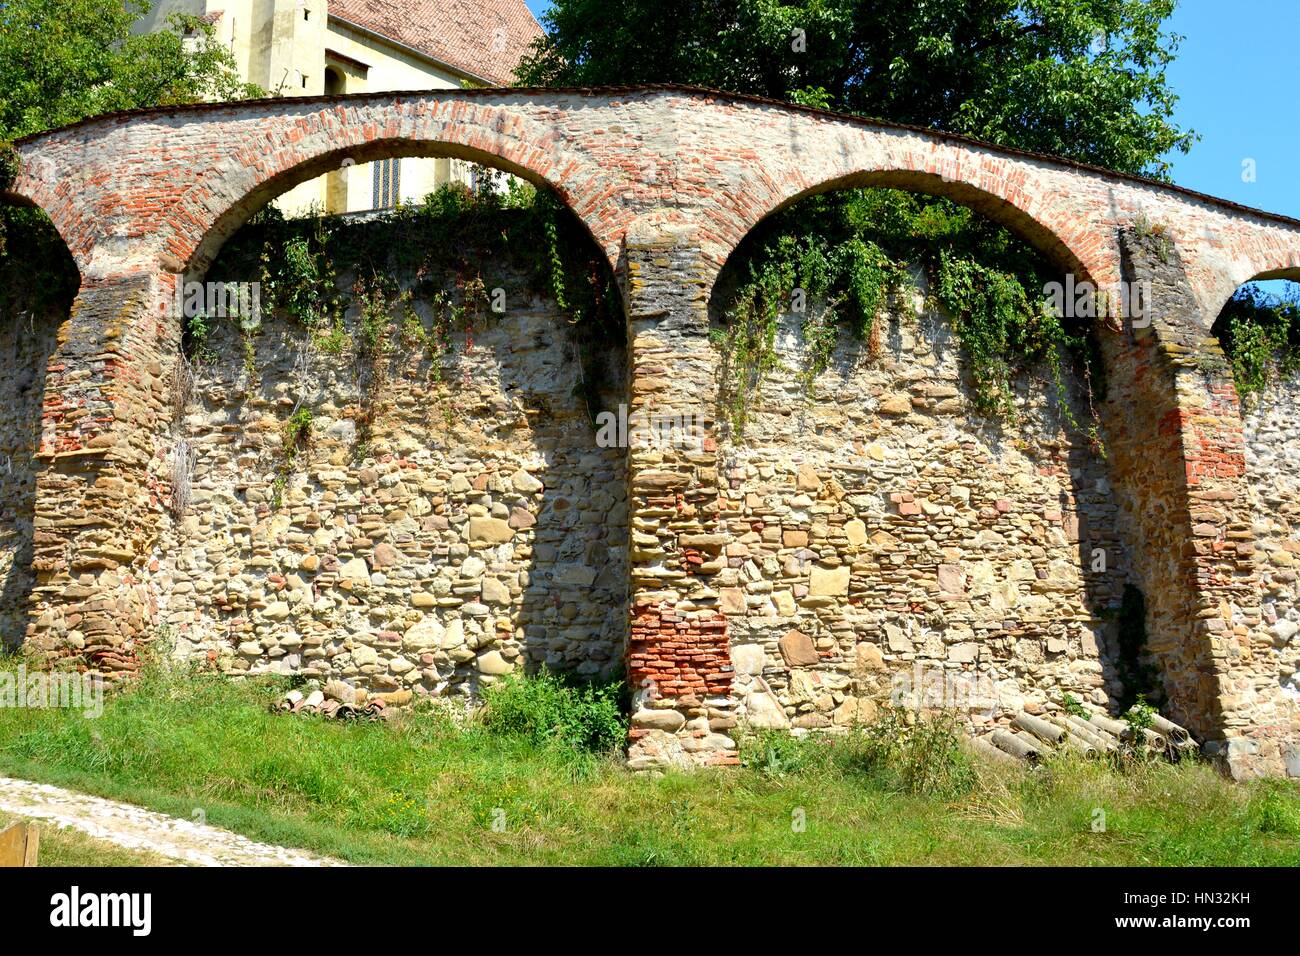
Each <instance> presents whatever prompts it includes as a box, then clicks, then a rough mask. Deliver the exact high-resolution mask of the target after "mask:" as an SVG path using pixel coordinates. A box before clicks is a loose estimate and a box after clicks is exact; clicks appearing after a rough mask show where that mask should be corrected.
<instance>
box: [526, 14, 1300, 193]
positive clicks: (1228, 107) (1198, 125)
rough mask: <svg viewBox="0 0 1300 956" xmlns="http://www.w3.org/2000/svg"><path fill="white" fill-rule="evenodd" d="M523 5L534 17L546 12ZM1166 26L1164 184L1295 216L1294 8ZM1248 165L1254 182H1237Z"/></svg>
mask: <svg viewBox="0 0 1300 956" xmlns="http://www.w3.org/2000/svg"><path fill="white" fill-rule="evenodd" d="M527 2H528V7H529V9H531V10H532V11H533V13H534V14H537V15H540V14H541V13H542V12H543V11H544V10H545V9H546V8H547V7H549V6H550V0H527ZM1169 27H1170V29H1172V30H1173V31H1174V32H1175V33H1180V34H1182V35H1183V36H1184V37H1185V39H1184V40H1183V42H1182V45H1181V46H1180V48H1179V52H1178V59H1177V60H1175V61H1174V63H1173V65H1172V66H1171V67H1170V69H1169V81H1170V85H1171V86H1172V88H1173V89H1174V91H1175V92H1176V93H1178V95H1179V102H1178V112H1177V122H1178V124H1179V125H1180V126H1181V127H1183V128H1184V129H1187V128H1191V129H1194V130H1196V131H1197V132H1198V133H1200V134H1201V139H1200V141H1199V142H1197V143H1196V144H1195V145H1193V146H1192V151H1191V152H1190V153H1189V154H1188V155H1186V156H1181V155H1175V156H1173V157H1170V158H1171V160H1172V161H1173V176H1174V180H1175V181H1176V182H1177V183H1178V184H1179V185H1182V186H1186V187H1187V188H1189V189H1195V190H1199V191H1200V192H1205V193H1210V194H1211V195H1214V196H1220V197H1222V198H1224V199H1231V200H1233V201H1234V202H1239V203H1243V204H1245V205H1247V206H1255V207H1257V208H1261V209H1267V210H1269V211H1270V212H1278V213H1283V214H1285V215H1289V216H1295V217H1297V218H1300V175H1297V174H1296V166H1297V164H1300V125H1298V124H1297V122H1296V109H1297V104H1300V69H1297V68H1296V65H1295V60H1294V59H1293V58H1292V54H1291V52H1290V50H1289V48H1288V46H1287V45H1286V44H1287V43H1288V42H1289V38H1291V37H1295V36H1297V35H1300V0H1182V2H1181V4H1180V6H1179V9H1178V11H1177V12H1176V13H1175V14H1174V17H1173V19H1172V20H1171V21H1170V22H1169ZM1270 37H1272V38H1276V39H1277V40H1278V41H1280V42H1274V41H1273V40H1270V39H1269V38H1270ZM1248 159H1250V160H1254V169H1255V181H1254V182H1245V181H1243V179H1242V162H1243V160H1248Z"/></svg>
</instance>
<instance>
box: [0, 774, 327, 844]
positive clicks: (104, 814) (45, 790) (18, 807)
mask: <svg viewBox="0 0 1300 956" xmlns="http://www.w3.org/2000/svg"><path fill="white" fill-rule="evenodd" d="M0 812H4V813H9V814H12V815H13V816H17V817H24V818H26V819H28V820H36V821H39V822H47V823H50V824H52V825H54V826H56V827H59V828H64V827H71V828H73V829H75V830H80V831H81V832H82V833H85V834H87V835H89V836H92V837H95V838H97V839H100V840H107V841H108V842H109V843H114V844H116V845H117V846H120V847H123V848H125V849H128V850H147V851H149V852H151V853H156V854H158V855H159V856H163V857H166V858H167V859H169V860H175V861H176V862H178V863H183V864H186V865H188V866H346V865H347V864H345V863H342V862H341V861H339V860H332V859H329V858H328V857H322V856H316V855H314V854H311V853H307V852H304V851H302V850H290V849H288V848H286V847H282V846H271V845H270V844H268V843H258V842H256V841H254V840H250V839H248V838H247V837H242V836H240V835H239V834H237V833H231V832H230V831H229V830H222V829H220V828H218V827H213V826H208V825H207V824H205V823H195V822H192V821H190V820H181V819H178V818H177V817H169V816H167V815H166V814H162V813H157V812H155V811H153V810H146V809H144V808H143V807H137V806H133V805H132V804H129V803H116V802H114V801H112V800H104V799H103V798H101V797H92V796H89V795H87V794H84V793H76V792H74V791H72V790H64V789H62V788H61V787H52V786H49V785H48V784H44V783H31V782H30V781H27V780H15V779H14V778H12V777H5V776H0Z"/></svg>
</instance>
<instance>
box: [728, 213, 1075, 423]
mask: <svg viewBox="0 0 1300 956" xmlns="http://www.w3.org/2000/svg"><path fill="white" fill-rule="evenodd" d="M914 268H915V269H920V270H923V271H924V273H925V275H926V278H927V279H928V284H929V287H930V295H931V298H932V300H933V301H934V302H935V303H937V304H939V305H940V306H942V308H943V309H944V310H945V311H946V312H947V313H948V315H949V316H951V319H952V322H953V328H954V331H955V332H956V333H957V336H958V338H959V339H960V341H961V344H962V347H963V351H964V355H965V358H966V362H967V367H968V370H969V373H970V376H971V379H972V383H973V386H974V400H975V405H976V407H977V408H978V409H979V410H980V411H982V412H984V413H986V414H989V415H992V416H999V417H1014V414H1015V406H1014V402H1013V400H1012V395H1013V389H1012V384H1013V382H1014V380H1015V377H1016V376H1017V375H1020V374H1023V373H1026V372H1030V371H1039V372H1043V373H1045V375H1046V378H1047V379H1048V380H1049V381H1050V382H1051V383H1052V384H1053V385H1054V387H1055V389H1056V391H1057V394H1058V396H1059V397H1060V398H1061V403H1060V404H1061V409H1062V413H1063V417H1064V419H1065V421H1066V422H1067V424H1069V425H1071V426H1077V424H1078V423H1077V422H1075V421H1074V419H1073V416H1072V414H1071V412H1070V406H1069V404H1068V402H1067V401H1066V400H1065V399H1066V387H1065V381H1064V379H1063V377H1062V374H1061V367H1062V365H1063V363H1065V362H1066V361H1067V359H1073V360H1077V361H1079V362H1081V363H1082V364H1083V365H1085V366H1087V365H1088V364H1089V358H1090V353H1089V350H1088V349H1087V348H1086V344H1087V343H1086V333H1085V332H1084V331H1083V330H1071V329H1067V327H1066V325H1065V323H1064V322H1063V321H1062V320H1061V319H1060V318H1059V317H1057V316H1056V315H1055V314H1053V313H1052V312H1050V311H1049V310H1048V309H1047V308H1046V306H1045V303H1044V301H1043V294H1042V289H1043V284H1044V282H1045V281H1046V280H1047V279H1049V278H1054V277H1055V276H1054V273H1053V271H1052V270H1051V269H1050V267H1049V266H1047V264H1046V263H1045V262H1044V261H1043V260H1042V258H1041V256H1040V255H1039V254H1038V253H1037V252H1036V251H1035V250H1033V249H1032V248H1030V247H1029V246H1027V245H1026V244H1025V243H1023V242H1022V241H1020V240H1019V239H1017V238H1016V237H1014V236H1013V235H1012V234H1011V233H1009V232H1008V231H1007V230H1005V229H1003V228H1001V227H999V226H997V225H996V224H994V223H992V222H989V221H987V220H985V219H983V218H982V217H980V216H979V215H978V214H976V213H974V212H972V211H971V210H969V209H966V208H965V207H962V206H959V205H957V204H955V203H952V202H950V201H947V200H941V199H940V200H935V199H932V198H929V197H918V196H915V195H913V194H909V193H904V192H900V191H897V190H889V189H867V190H856V191H852V192H845V193H836V194H831V195H827V196H818V197H814V198H811V199H807V200H804V201H803V202H800V203H798V204H796V205H795V206H792V207H791V208H789V209H787V210H784V211H782V212H780V213H778V214H776V215H774V216H772V217H770V218H769V219H768V220H767V221H766V222H765V223H763V224H762V225H761V226H760V227H759V228H758V229H757V230H755V233H754V234H752V235H751V237H750V238H748V239H746V241H745V242H743V243H742V244H741V246H740V247H739V248H738V249H737V251H736V253H735V254H734V255H733V257H732V260H731V261H730V262H729V263H728V266H727V271H730V272H731V276H730V277H729V281H728V279H724V280H723V281H722V282H720V287H721V288H723V289H724V290H725V291H724V295H726V296H727V299H726V304H725V305H724V313H725V320H726V321H725V326H724V328H723V329H722V330H720V331H718V332H715V339H716V341H717V343H718V344H719V346H720V347H721V349H722V353H723V361H722V379H723V381H722V389H721V393H722V396H723V406H724V410H725V412H726V413H727V415H728V417H729V419H730V421H731V425H732V427H733V430H734V432H735V433H736V434H737V435H740V434H743V431H744V426H745V422H746V419H747V416H748V408H749V404H750V400H751V398H752V396H753V395H754V394H755V393H756V391H757V390H758V388H759V387H760V386H761V384H762V382H763V380H764V378H765V377H766V376H767V375H768V373H770V372H771V371H772V370H774V369H775V368H777V367H778V365H779V364H780V363H779V360H778V358H777V355H776V349H775V346H776V337H777V331H778V325H779V322H780V319H781V316H782V314H783V313H786V312H794V313H796V314H799V315H800V317H801V319H800V324H801V331H802V333H803V337H804V346H805V347H804V366H803V368H802V369H800V370H799V377H800V378H801V380H802V381H803V382H804V383H805V384H806V385H811V383H812V382H813V380H814V379H816V377H817V376H818V375H820V374H821V373H822V372H823V371H825V369H826V368H827V367H828V366H829V364H830V361H831V356H832V354H833V353H834V350H835V348H836V345H837V342H838V337H839V334H840V332H841V331H847V332H848V333H849V334H851V335H852V336H854V337H855V338H857V339H859V340H861V341H863V342H865V343H867V344H868V346H869V348H870V349H874V348H876V347H877V343H878V338H877V337H875V336H874V333H875V331H876V330H875V321H876V318H877V316H878V315H879V314H880V313H881V311H882V310H883V309H884V308H885V307H886V306H887V305H888V303H889V300H890V297H891V296H893V295H895V294H897V293H900V292H903V291H905V290H907V289H908V288H909V287H910V286H911V275H912V269H914ZM1085 380H1087V378H1086V377H1085Z"/></svg>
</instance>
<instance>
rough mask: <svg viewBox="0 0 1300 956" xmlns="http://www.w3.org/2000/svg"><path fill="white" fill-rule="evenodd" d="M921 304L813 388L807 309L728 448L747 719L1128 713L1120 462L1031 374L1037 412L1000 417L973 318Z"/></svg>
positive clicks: (977, 719) (818, 722) (732, 605)
mask: <svg viewBox="0 0 1300 956" xmlns="http://www.w3.org/2000/svg"><path fill="white" fill-rule="evenodd" d="M908 299H909V301H905V302H899V303H897V305H896V308H895V309H894V310H893V312H892V314H890V315H882V316H881V318H880V319H879V320H878V322H877V326H876V329H875V334H874V335H873V340H872V341H871V342H856V341H854V340H852V339H851V338H848V337H842V338H841V341H840V345H839V347H838V349H837V351H836V352H835V355H834V358H833V360H832V362H831V364H830V367H829V368H828V369H827V371H826V372H824V373H823V374H822V375H820V376H819V377H818V378H817V379H816V380H815V382H813V384H812V387H811V393H810V394H809V393H808V391H807V387H806V386H805V385H804V384H803V383H802V382H801V381H799V380H798V375H797V370H798V369H800V368H801V367H802V366H803V364H804V356H803V355H802V351H803V348H802V343H801V341H800V335H799V331H798V321H797V318H798V317H796V316H787V317H785V320H784V322H783V325H782V334H781V337H780V339H779V340H778V348H779V354H780V357H781V360H782V362H783V364H784V365H785V366H786V369H787V370H786V371H784V372H782V373H779V374H776V375H774V376H772V377H771V378H770V379H769V380H768V382H767V384H766V385H765V386H764V388H763V389H762V394H761V396H759V397H758V398H757V399H756V400H755V402H754V403H753V410H752V412H751V415H750V419H749V421H748V423H747V425H746V428H745V433H744V437H743V441H734V440H733V441H729V442H726V443H724V445H723V448H722V455H721V459H722V465H721V471H722V476H723V488H724V504H723V512H724V516H725V519H726V528H727V532H728V538H729V542H728V544H727V545H726V547H725V553H726V556H727V568H726V569H725V570H724V571H723V572H722V573H721V574H720V575H719V576H718V578H717V582H716V583H717V585H718V587H719V590H720V595H721V607H722V610H723V611H724V612H725V613H726V614H727V616H728V618H729V619H730V622H731V640H732V658H733V661H734V664H735V670H736V674H737V677H736V684H737V690H736V692H737V695H738V696H739V697H740V698H741V701H742V714H743V715H744V717H745V718H746V719H748V720H749V721H750V722H751V723H755V724H758V725H759V726H767V727H790V726H793V727H795V728H801V727H802V728H818V727H833V726H836V725H840V726H843V725H847V724H850V723H852V722H854V721H857V720H868V719H870V717H871V716H872V714H873V713H874V711H875V709H876V707H877V705H878V703H879V702H881V701H883V700H886V699H889V698H891V697H893V699H895V700H902V699H906V700H908V701H909V702H917V701H919V702H921V703H923V704H924V705H926V706H944V705H945V704H947V705H949V706H953V707H955V708H957V709H958V710H960V711H961V712H962V713H963V714H964V716H965V717H966V718H967V719H968V720H969V721H970V722H971V723H972V724H973V725H975V726H980V725H985V724H988V723H990V722H992V721H996V720H1006V719H1008V717H1009V716H1010V715H1012V714H1014V712H1016V711H1018V710H1019V709H1021V708H1028V709H1030V710H1031V711H1036V710H1038V709H1039V707H1041V705H1043V704H1044V703H1045V702H1047V701H1049V700H1051V701H1054V702H1057V703H1059V701H1060V700H1061V698H1062V696H1063V695H1064V694H1065V693H1070V694H1073V695H1074V696H1075V697H1077V698H1079V699H1081V700H1089V701H1092V702H1093V703H1096V704H1099V705H1102V706H1106V705H1107V704H1109V703H1110V702H1111V698H1112V697H1114V696H1116V695H1117V694H1118V692H1119V690H1120V688H1119V687H1118V684H1117V683H1116V681H1115V673H1114V668H1113V666H1112V662H1113V655H1114V652H1115V645H1114V612H1115V611H1116V610H1117V608H1118V606H1119V602H1120V599H1121V596H1122V594H1123V588H1124V583H1125V582H1126V580H1127V558H1126V553H1125V549H1124V548H1123V546H1122V545H1121V544H1120V542H1119V541H1118V540H1117V538H1116V535H1115V518H1116V505H1115V503H1114V501H1113V500H1112V495H1111V491H1110V483H1109V481H1108V479H1107V475H1106V464H1105V462H1104V460H1103V459H1102V458H1101V457H1100V456H1099V455H1098V454H1097V453H1096V452H1095V451H1094V450H1093V449H1092V448H1091V447H1090V445H1089V443H1088V442H1087V440H1086V439H1083V438H1081V437H1080V436H1079V432H1078V431H1077V430H1072V431H1069V434H1068V435H1067V429H1066V428H1064V423H1063V419H1062V415H1061V411H1060V406H1059V403H1058V400H1057V396H1056V394H1055V387H1054V385H1052V384H1051V383H1049V382H1044V381H1041V380H1034V379H1031V378H1025V379H1024V380H1023V381H1022V382H1021V383H1020V385H1019V388H1018V392H1017V395H1016V402H1017V407H1018V414H1017V420H1016V421H1014V422H1005V423H999V422H996V421H991V420H989V419H987V418H985V417H983V416H981V415H980V414H979V413H978V412H977V411H975V409H974V408H973V396H972V391H971V386H970V384H969V382H968V381H967V380H965V379H964V378H963V375H962V368H963V364H964V363H963V360H962V357H961V355H960V349H959V346H958V343H957V341H956V339H955V337H954V336H953V334H952V331H951V323H950V322H949V320H948V319H947V318H946V317H945V316H943V315H940V314H937V313H936V312H934V311H930V310H928V309H927V307H926V305H925V303H924V297H923V296H922V295H921V294H920V293H918V294H917V295H916V296H915V297H914V298H913V297H911V296H910V295H909V296H908ZM1068 387H1069V389H1070V391H1071V393H1072V394H1071V395H1070V400H1071V402H1072V403H1073V409H1074V415H1075V416H1076V418H1077V419H1078V420H1079V421H1082V422H1084V423H1085V424H1086V423H1087V422H1088V417H1087V412H1086V410H1085V409H1084V408H1083V407H1082V405H1081V403H1080V401H1079V393H1078V388H1077V383H1074V382H1072V381H1071V382H1070V384H1069V386H1068ZM1071 435H1072V436H1073V438H1071V437H1069V436H1071ZM1099 555H1102V556H1101V557H1099Z"/></svg>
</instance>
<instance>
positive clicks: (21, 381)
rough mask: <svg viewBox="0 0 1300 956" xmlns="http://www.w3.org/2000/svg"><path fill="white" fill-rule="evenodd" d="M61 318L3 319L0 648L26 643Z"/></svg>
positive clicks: (12, 315)
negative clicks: (48, 379)
mask: <svg viewBox="0 0 1300 956" xmlns="http://www.w3.org/2000/svg"><path fill="white" fill-rule="evenodd" d="M60 319H66V315H64V316H57V315H47V314H37V313H33V312H29V311H26V310H19V309H18V308H10V309H6V310H5V312H4V314H3V316H0V408H2V409H4V414H3V415H0V647H4V648H13V647H16V646H17V645H18V644H20V643H22V640H23V636H24V634H25V632H26V628H27V610H28V608H27V603H28V600H29V598H30V596H31V591H32V585H33V583H34V582H35V576H34V575H33V573H32V531H33V529H32V517H33V512H34V509H35V503H36V457H35V456H36V450H37V448H38V447H39V445H40V439H41V402H42V401H43V400H44V398H45V365H46V362H47V361H48V360H49V357H50V353H51V352H53V351H54V343H55V337H56V335H57V333H58V328H59V322H60Z"/></svg>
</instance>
